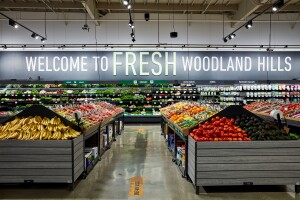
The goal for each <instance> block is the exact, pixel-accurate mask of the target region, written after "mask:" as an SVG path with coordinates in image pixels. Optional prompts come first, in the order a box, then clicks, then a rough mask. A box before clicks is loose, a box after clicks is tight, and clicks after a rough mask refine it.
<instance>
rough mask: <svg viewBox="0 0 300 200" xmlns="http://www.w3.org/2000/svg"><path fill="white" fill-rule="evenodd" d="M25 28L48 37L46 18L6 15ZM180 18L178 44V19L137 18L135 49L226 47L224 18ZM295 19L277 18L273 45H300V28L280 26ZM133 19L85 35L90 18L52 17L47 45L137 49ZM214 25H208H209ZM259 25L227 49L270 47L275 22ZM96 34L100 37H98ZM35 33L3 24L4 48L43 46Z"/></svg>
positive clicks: (106, 21) (121, 17) (112, 17)
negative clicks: (163, 45)
mask: <svg viewBox="0 0 300 200" xmlns="http://www.w3.org/2000/svg"><path fill="white" fill-rule="evenodd" d="M6 14H7V15H8V16H10V17H11V18H13V19H16V20H17V21H18V22H20V23H21V24H24V25H25V26H27V27H28V28H30V29H32V30H33V31H35V32H37V33H39V34H40V35H43V36H44V35H45V34H44V32H45V31H44V28H45V23H44V20H43V19H44V13H31V14H29V13H12V12H9V13H6ZM188 17H189V23H187V15H182V14H181V15H175V17H174V18H175V20H174V25H175V30H176V31H177V32H178V38H175V39H172V38H170V32H171V31H173V28H172V18H173V16H172V14H170V15H166V14H160V16H159V18H160V20H159V27H158V20H157V18H158V14H152V13H150V21H148V22H146V21H145V20H144V19H143V14H135V15H133V20H134V21H135V27H136V30H135V32H136V42H135V43H134V44H158V43H167V44H211V45H214V44H218V45H220V44H224V42H223V40H222V38H223V23H222V16H220V15H215V16H211V15H210V16H207V15H189V16H188ZM297 17H298V14H295V15H289V16H286V15H279V14H274V15H273V18H272V20H274V22H272V34H271V45H300V40H299V36H300V24H299V23H291V22H275V20H276V21H278V20H281V21H293V20H296V19H297ZM128 18H129V16H128V14H118V15H117V14H108V15H106V16H104V17H102V18H101V20H103V21H101V22H100V26H97V27H96V26H95V25H94V23H93V22H92V21H90V19H89V18H88V19H89V22H88V25H89V27H90V31H89V32H87V31H83V30H82V26H83V25H84V23H85V20H84V19H85V15H84V14H67V15H66V16H63V15H62V14H54V13H47V23H46V24H47V25H46V27H47V42H46V44H66V45H67V44H95V43H96V39H95V35H96V38H97V43H98V44H132V41H131V38H130V35H129V34H130V33H131V29H130V28H129V27H128V21H129V19H128ZM208 18H209V19H214V22H207V19H208ZM258 20H259V21H260V22H258V21H254V24H253V25H254V26H253V28H252V29H250V30H247V29H245V28H242V29H241V30H239V31H238V32H237V33H236V35H237V37H236V38H235V39H233V40H231V41H229V42H228V43H226V44H230V45H268V44H269V33H270V27H269V26H270V23H269V16H264V17H260V18H258ZM225 21H226V22H225V35H228V34H229V33H231V32H232V31H233V30H235V28H232V27H231V23H230V20H229V19H227V17H226V19H225ZM95 28H96V31H95ZM30 35H31V33H30V32H28V31H27V30H25V29H23V28H18V29H17V30H15V29H14V28H13V27H11V26H9V25H8V20H7V19H2V20H1V21H0V43H1V44H7V45H9V44H20V45H22V44H42V43H41V41H40V40H35V39H33V38H31V37H30Z"/></svg>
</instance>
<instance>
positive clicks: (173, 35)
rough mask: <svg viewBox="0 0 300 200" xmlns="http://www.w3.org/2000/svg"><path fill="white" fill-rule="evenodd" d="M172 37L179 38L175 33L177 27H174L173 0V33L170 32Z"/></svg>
mask: <svg viewBox="0 0 300 200" xmlns="http://www.w3.org/2000/svg"><path fill="white" fill-rule="evenodd" d="M170 37H171V38H177V37H178V33H177V32H176V31H175V25H174V0H173V31H172V32H170Z"/></svg>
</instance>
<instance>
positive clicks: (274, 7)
mask: <svg viewBox="0 0 300 200" xmlns="http://www.w3.org/2000/svg"><path fill="white" fill-rule="evenodd" d="M283 6H284V0H277V1H276V2H275V3H274V4H271V5H270V6H268V7H267V8H266V9H264V10H263V11H262V12H260V13H258V14H257V15H255V16H254V17H252V18H251V19H250V20H249V21H247V22H246V23H244V24H242V25H241V26H240V27H238V28H237V29H235V30H234V31H233V32H231V33H230V34H228V35H227V36H225V37H224V35H223V41H224V42H227V41H228V40H231V39H233V38H235V36H236V34H235V33H236V32H237V31H238V30H240V29H241V28H243V27H245V28H246V29H249V28H251V27H252V26H253V20H254V19H256V18H257V17H259V16H261V15H262V14H264V13H265V12H266V11H267V10H269V9H272V11H273V12H276V11H278V9H280V8H281V7H283Z"/></svg>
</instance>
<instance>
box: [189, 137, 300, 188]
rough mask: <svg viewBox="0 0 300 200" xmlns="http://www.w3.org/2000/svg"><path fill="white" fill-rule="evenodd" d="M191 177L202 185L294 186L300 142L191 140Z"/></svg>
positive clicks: (298, 179)
mask: <svg viewBox="0 0 300 200" xmlns="http://www.w3.org/2000/svg"><path fill="white" fill-rule="evenodd" d="M188 147H189V148H188V154H189V156H188V175H189V177H190V179H191V180H192V182H193V184H194V186H195V187H196V193H197V194H199V187H200V186H222V185H223V186H224V185H295V191H296V192H299V190H300V188H299V187H300V186H299V184H300V172H299V169H300V141H251V142H196V141H195V140H194V139H193V138H192V137H190V136H189V137H188Z"/></svg>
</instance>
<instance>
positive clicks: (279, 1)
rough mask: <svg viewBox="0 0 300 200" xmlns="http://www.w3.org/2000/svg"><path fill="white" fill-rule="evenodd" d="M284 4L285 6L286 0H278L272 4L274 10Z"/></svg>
mask: <svg viewBox="0 0 300 200" xmlns="http://www.w3.org/2000/svg"><path fill="white" fill-rule="evenodd" d="M282 6H284V0H278V1H277V2H276V3H274V4H273V6H272V11H273V12H276V11H278V9H279V8H281V7H282Z"/></svg>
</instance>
